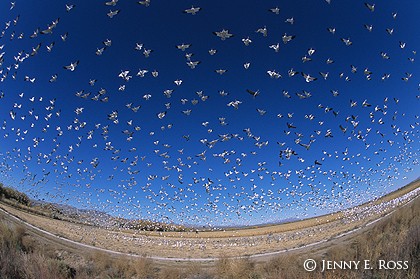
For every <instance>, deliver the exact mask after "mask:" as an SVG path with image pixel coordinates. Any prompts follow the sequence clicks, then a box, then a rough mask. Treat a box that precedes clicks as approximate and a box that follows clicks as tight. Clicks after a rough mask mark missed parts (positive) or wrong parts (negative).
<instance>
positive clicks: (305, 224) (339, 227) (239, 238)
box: [0, 181, 420, 262]
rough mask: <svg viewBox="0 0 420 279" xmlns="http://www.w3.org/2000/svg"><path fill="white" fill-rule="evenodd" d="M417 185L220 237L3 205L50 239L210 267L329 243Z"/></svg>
mask: <svg viewBox="0 0 420 279" xmlns="http://www.w3.org/2000/svg"><path fill="white" fill-rule="evenodd" d="M419 184H420V183H419V181H416V182H415V183H411V184H409V185H407V186H406V187H404V188H401V189H399V190H397V191H396V192H394V193H391V194H389V195H387V196H385V197H383V198H381V199H378V200H376V201H374V202H372V203H368V204H364V205H361V206H359V207H356V208H353V209H350V210H346V211H343V212H339V213H334V214H330V215H325V216H321V217H318V218H311V219H307V220H302V221H298V222H292V223H286V224H280V225H273V226H264V227H260V228H247V229H238V230H233V229H232V230H225V231H206V232H199V233H195V232H146V231H134V230H107V229H104V228H98V227H94V226H88V225H83V224H77V223H72V222H68V221H63V220H55V219H52V218H48V217H45V216H40V215H34V214H32V213H28V212H25V211H22V210H19V209H16V208H14V207H11V206H9V205H6V204H4V203H1V204H0V208H2V209H3V210H5V211H7V212H8V213H9V214H11V215H13V216H16V217H17V218H19V219H21V220H22V221H25V222H27V223H29V224H32V225H33V226H35V227H37V228H40V229H42V230H44V231H47V232H49V233H51V234H52V235H56V236H60V237H62V238H65V239H68V240H71V241H75V242H78V243H81V244H84V245H87V246H92V247H96V248H101V249H105V250H111V251H116V252H121V253H127V254H134V255H139V256H148V257H151V258H155V259H161V260H165V259H166V260H168V259H172V260H173V261H176V260H178V261H182V260H188V259H194V260H195V261H201V262H203V261H207V260H209V261H213V260H214V259H217V258H219V257H231V258H232V257H247V256H251V257H255V258H258V257H263V258H264V257H268V256H274V255H276V254H278V253H281V252H283V251H286V250H293V249H296V248H301V247H305V246H307V245H313V244H314V243H321V242H324V241H327V240H332V239H334V238H337V237H339V236H342V235H344V234H346V233H349V232H352V231H354V230H358V229H360V228H363V227H364V226H366V224H369V223H370V222H375V221H376V220H377V219H378V218H381V217H382V216H384V215H386V214H387V213H389V212H391V211H392V210H394V209H395V208H397V207H399V206H401V205H403V204H404V203H406V202H408V201H409V200H411V199H412V198H414V197H415V196H417V195H418V194H419V188H418V186H419Z"/></svg>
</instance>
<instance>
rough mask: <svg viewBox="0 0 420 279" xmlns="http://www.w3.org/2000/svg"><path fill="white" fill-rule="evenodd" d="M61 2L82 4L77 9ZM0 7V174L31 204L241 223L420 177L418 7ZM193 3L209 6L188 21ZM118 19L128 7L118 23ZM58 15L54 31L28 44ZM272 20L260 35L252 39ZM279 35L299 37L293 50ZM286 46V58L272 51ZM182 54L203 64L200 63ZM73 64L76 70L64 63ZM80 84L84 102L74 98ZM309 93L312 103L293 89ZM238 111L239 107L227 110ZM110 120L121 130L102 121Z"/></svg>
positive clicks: (375, 192)
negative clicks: (224, 35)
mask: <svg viewBox="0 0 420 279" xmlns="http://www.w3.org/2000/svg"><path fill="white" fill-rule="evenodd" d="M66 4H68V5H69V4H74V5H75V6H74V8H73V9H71V10H70V11H68V12H67V11H66ZM369 4H373V2H372V3H371V2H369ZM0 5H1V7H0V8H1V10H2V11H4V12H3V13H2V14H1V16H0V17H1V21H2V22H4V24H2V26H3V27H2V28H3V31H4V33H3V34H4V35H3V37H2V38H1V39H0V45H4V46H3V48H2V50H1V51H0V53H2V52H4V54H3V55H2V56H3V58H4V61H3V63H2V65H1V69H2V76H3V78H2V82H1V83H0V90H1V92H3V93H4V95H3V98H1V99H0V108H1V109H0V121H2V123H3V124H2V128H1V129H0V136H1V137H2V143H1V145H0V154H1V163H0V171H1V175H2V178H1V180H2V181H3V183H5V184H7V185H11V186H13V187H16V188H18V189H19V190H22V191H25V192H26V193H28V194H29V195H30V196H31V197H33V198H36V199H44V200H47V201H53V202H59V203H67V204H71V205H74V206H77V207H84V208H92V207H93V208H97V209H100V210H105V211H107V212H109V213H111V214H114V215H119V216H124V217H130V218H146V219H153V220H159V221H166V222H167V221H172V222H177V223H184V224H198V225H212V226H217V225H238V224H241V225H244V224H245V225H246V224H257V223H266V222H273V221H278V220H282V219H286V218H291V217H297V218H304V217H309V216H314V215H317V214H323V213H326V212H331V211H337V210H339V209H342V208H347V207H349V206H352V205H356V204H359V203H362V202H364V201H366V200H369V199H372V198H374V197H377V196H379V195H383V194H385V193H387V192H389V191H392V190H395V189H396V188H398V187H401V186H403V185H405V184H406V183H407V182H409V181H411V180H413V179H415V178H417V177H418V176H419V166H418V158H419V155H418V154H419V135H418V125H419V124H418V123H419V119H418V115H419V114H418V111H419V90H418V89H419V82H418V74H419V71H418V66H417V63H418V62H417V57H416V56H417V54H416V53H415V51H416V50H417V46H418V45H419V40H420V33H419V31H418V29H417V28H416V26H418V23H419V21H418V19H417V18H416V14H415V11H417V10H418V9H419V8H420V7H419V6H420V4H419V3H418V2H417V1H403V3H401V1H386V2H381V3H379V2H378V3H376V5H375V10H374V11H373V12H371V11H370V10H369V9H368V8H367V7H366V5H365V2H363V1H334V0H332V1H331V3H330V4H328V3H327V2H326V1H323V0H318V1H264V2H263V3H261V1H229V2H228V3H227V1H211V2H209V1H157V0H152V1H151V4H150V6H148V7H146V6H144V5H140V4H138V3H137V2H136V1H118V2H117V4H116V5H115V6H107V5H105V1H71V2H66V1H51V3H44V2H43V3H41V4H40V3H39V2H35V1H25V2H23V1H16V4H15V6H14V7H13V9H10V8H11V5H10V3H8V2H3V3H1V4H0ZM192 6H194V7H200V8H201V10H200V11H199V12H198V13H197V14H196V15H191V14H187V13H184V12H183V11H184V10H186V9H189V8H191V7H192ZM275 7H279V8H280V12H279V14H275V13H272V12H270V11H269V9H270V8H275ZM110 10H112V11H115V10H119V11H120V12H119V13H118V14H117V15H115V16H114V17H113V18H110V17H109V16H107V13H109V12H110ZM395 13H396V15H395ZM393 14H394V15H395V16H393ZM16 18H18V20H17V22H16V25H15V24H14V20H15V19H16ZM57 18H59V21H58V24H57V25H56V27H55V28H51V29H52V34H39V35H38V36H36V37H35V38H30V35H31V34H33V32H34V31H35V30H36V29H37V28H39V30H40V31H41V30H45V29H47V26H49V25H51V23H52V22H53V21H55V20H56V19H57ZM291 18H293V21H294V23H293V24H291V23H290V22H286V20H287V19H291ZM9 21H10V24H8V22H9ZM289 21H290V20H289ZM364 25H372V27H373V28H372V30H371V31H368V30H367V29H366V28H365V27H364ZM264 27H266V28H267V30H268V33H267V36H263V35H262V34H261V33H258V32H256V30H258V29H260V28H264ZM328 28H335V33H334V34H332V33H331V32H329V31H328V30H327V29H328ZM387 29H388V31H390V30H391V29H392V30H393V32H392V34H389V33H390V32H387V31H386V30H387ZM222 30H228V31H229V32H230V33H231V34H233V37H231V38H228V39H226V40H221V39H220V38H219V37H217V36H216V35H215V34H214V32H220V31H222ZM66 33H67V34H68V36H67V39H66V40H65V41H63V40H62V38H61V37H60V36H62V35H64V34H66ZM21 34H23V35H22V36H20V35H21ZM284 34H287V35H294V36H295V39H294V40H292V41H291V42H288V43H287V44H285V43H283V40H282V36H283V35H284ZM19 37H21V38H19ZM246 38H249V39H251V40H252V42H251V43H250V44H249V45H248V46H246V45H245V44H244V43H243V39H246ZM107 39H109V40H111V41H112V43H111V46H108V47H106V48H105V49H104V50H103V53H102V55H96V54H95V52H96V51H97V50H98V49H101V48H103V47H105V45H104V44H103V42H104V41H105V40H107ZM342 39H349V40H350V41H351V42H352V44H351V45H349V46H347V45H346V44H345V43H343V41H342ZM52 42H54V46H53V48H52V50H51V51H50V52H48V51H47V48H46V46H48V45H50V44H51V43H52ZM136 43H138V44H142V49H141V50H140V51H138V50H135V46H136ZM277 43H278V44H279V46H280V49H279V51H278V52H276V51H275V50H274V49H273V48H272V47H270V46H273V45H276V44H277ZM402 43H405V47H403V48H402V47H401V44H402ZM38 44H41V45H40V48H39V50H38V53H37V54H36V55H29V57H28V58H26V59H23V61H22V62H18V63H17V61H19V58H20V59H21V60H22V57H25V56H26V54H31V53H32V52H33V50H32V49H33V48H36V46H37V45H38ZM181 44H191V46H190V47H189V48H188V49H186V50H185V51H181V50H179V49H177V47H176V46H177V45H181ZM145 49H146V50H153V51H152V52H151V54H150V56H149V57H145V56H144V55H143V51H144V50H145ZM309 49H312V50H314V51H315V52H314V53H313V54H311V55H310V54H309V53H308V50H309ZM209 50H217V52H216V54H214V55H210V54H209ZM19 53H20V54H19ZM381 53H382V55H381ZM186 54H191V56H190V58H189V59H190V61H199V62H200V63H199V64H198V65H197V67H196V68H195V69H191V68H190V67H189V66H188V65H187V62H188V61H189V60H188V58H186V57H185V55H186ZM304 56H306V58H310V59H311V61H307V62H303V59H302V58H303V57H304ZM14 57H16V59H17V60H16V59H15V58H14ZM384 57H389V59H385V58H384ZM327 59H331V60H333V61H334V63H330V64H328V63H326V61H327ZM410 59H411V60H410ZM76 61H79V64H78V66H77V67H76V69H75V70H74V71H69V70H66V69H64V68H63V66H67V65H69V64H70V63H73V62H76ZM245 63H250V66H249V68H248V69H245V68H244V64H245ZM352 65H353V66H355V67H357V71H353V72H352V67H351V66H352ZM219 69H223V70H227V71H226V72H225V73H224V74H222V75H220V74H218V73H216V72H215V71H216V70H219ZM290 69H294V70H295V71H297V72H299V74H297V75H295V76H292V77H290V76H289V75H288V71H289V70H290ZM365 69H366V72H371V74H365V73H364V70H365ZM139 70H147V71H148V72H147V73H146V74H145V76H144V77H140V76H138V75H137V73H138V72H139ZM123 71H129V73H128V75H130V76H132V77H131V78H129V79H128V80H124V79H123V78H121V77H119V75H120V73H121V72H123ZM152 71H157V72H158V76H157V77H153V76H152V75H151V72H152ZM267 71H275V72H276V73H278V74H280V75H281V78H278V79H276V78H270V76H269V75H268V74H267ZM302 72H303V73H305V74H309V75H310V76H313V77H315V78H317V79H316V80H315V81H312V82H306V81H305V79H304V78H303V76H302V75H301V73H302ZM320 72H323V73H328V78H326V79H324V78H323V77H322V75H321V74H320ZM386 74H388V75H389V78H387V79H385V80H382V77H383V76H384V75H386ZM53 75H57V80H56V81H55V82H49V80H50V79H51V77H52V76H53ZM407 75H409V76H410V77H409V78H408V80H407V81H404V80H403V79H402V78H404V77H407ZM25 76H27V77H28V79H32V78H35V80H34V82H30V81H25ZM93 79H95V80H97V81H96V82H95V84H94V85H93V86H91V85H90V84H89V81H90V80H93ZM176 80H182V83H181V85H176V84H175V83H174V81H176ZM121 86H125V89H124V90H119V89H120V87H121ZM101 89H105V90H106V93H104V94H103V95H98V92H99V91H100V90H101ZM82 90H83V93H81V94H80V95H84V94H86V98H81V97H80V96H79V97H78V96H76V92H81V91H82ZM165 90H173V92H172V94H171V96H170V98H168V97H167V96H165V94H164V93H163V92H164V91H165ZM247 90H252V91H257V90H258V92H259V93H260V94H258V96H256V97H253V96H252V95H251V94H249V93H247ZM332 90H336V91H338V93H339V94H338V96H333V94H332V93H331V91H332ZM200 91H201V92H202V93H199V94H201V95H199V94H197V92H200ZM221 91H224V92H226V93H228V94H227V96H222V95H221V94H220V92H221ZM285 91H287V92H288V93H289V95H290V98H287V97H285V96H284V94H283V92H285ZM304 91H307V92H310V97H309V98H305V99H301V98H299V97H298V96H297V94H296V93H299V94H304V93H303V92H304ZM22 93H23V94H22ZM87 93H90V94H89V95H88V94H87ZM148 94H150V95H151V98H150V99H149V100H146V99H145V98H144V96H145V95H148ZM87 95H88V96H87ZM95 95H96V96H98V100H96V101H95V100H92V98H93V97H94V96H95ZM40 98H42V101H40ZM104 98H106V100H107V102H104V101H105V99H104ZM100 100H102V101H100ZM365 100H366V102H367V103H368V104H370V106H363V105H362V104H363V102H364V101H365ZM182 101H184V102H185V104H183V103H182ZM234 101H239V102H240V104H239V107H238V109H234V108H233V107H232V106H228V104H229V103H230V102H234ZM352 102H353V106H351V103H352ZM194 103H196V104H194ZM365 104H366V103H365ZM138 106H140V107H139V108H138V110H137V112H134V111H133V109H134V108H136V107H138ZM77 109H78V111H79V112H80V111H81V113H79V114H77V113H76V112H75V111H76V110H77ZM134 110H135V109H134ZM189 110H191V112H190V114H189V115H186V112H187V111H189ZM258 110H260V112H262V111H265V113H260V112H259V111H258ZM183 111H184V112H183ZM113 112H114V113H115V114H117V118H116V119H118V123H114V122H115V121H113V120H109V119H108V116H109V115H110V114H112V113H113ZM163 112H165V113H166V115H165V117H163V118H162V119H160V118H158V117H157V115H158V114H159V113H163ZM261 114H263V115H261ZM12 116H13V117H12ZM13 118H14V119H13ZM36 118H37V119H36ZM220 118H224V119H225V121H224V122H225V123H223V121H221V120H220ZM311 119H312V120H311ZM114 120H115V119H114ZM207 122H208V124H206V123H207ZM222 124H223V125H222ZM224 124H226V125H224ZM288 124H289V125H288ZM340 125H341V127H342V128H344V129H346V131H345V132H343V131H342V130H341V129H340ZM247 129H250V130H248V131H250V132H246V131H247ZM124 131H126V133H124ZM328 134H331V135H332V137H331V136H326V135H328ZM130 135H132V138H129V137H130ZM36 141H39V144H37V145H35V146H34V143H35V142H36ZM212 141H213V142H214V146H213V145H212V144H209V143H210V142H212ZM307 144H310V148H309V149H307V148H305V146H306V145H307ZM106 149H109V150H106ZM289 151H290V152H291V156H290V158H289V159H287V156H286V153H287V152H289ZM203 152H204V155H205V160H203V159H204V156H202V157H200V156H198V154H202V153H203ZM280 154H282V156H279V155H280ZM315 161H316V162H317V163H315Z"/></svg>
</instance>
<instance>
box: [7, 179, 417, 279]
mask: <svg viewBox="0 0 420 279" xmlns="http://www.w3.org/2000/svg"><path fill="white" fill-rule="evenodd" d="M416 185H417V186H418V184H416ZM410 188H411V189H415V187H414V188H413V185H411V186H410ZM404 191H405V193H407V192H408V188H406V189H405V190H404ZM401 193H403V192H401ZM401 195H402V194H400V195H394V194H393V195H392V196H394V197H400V196H401ZM389 197H390V196H388V197H385V198H386V199H388V198H389ZM391 200H392V199H390V200H388V201H391ZM378 204H379V203H378ZM2 207H3V208H7V209H10V210H12V211H13V210H15V209H13V208H10V207H9V206H5V205H2ZM19 212H20V214H21V216H22V217H25V218H28V219H27V220H29V221H30V223H37V222H44V223H50V222H53V221H57V222H59V223H55V222H53V224H56V225H59V226H60V227H59V229H63V228H67V227H68V226H70V225H69V224H66V222H64V221H58V220H51V219H43V218H45V217H40V216H34V215H30V214H28V215H27V216H26V215H25V214H24V213H22V212H21V211H17V212H14V213H13V214H15V213H19ZM26 214H27V213H26ZM383 214H385V213H382V214H380V215H383ZM31 217H32V218H31ZM376 217H378V216H376ZM38 218H40V219H39V220H38ZM343 218H344V217H343ZM369 219H375V218H369ZM375 220H377V219H375ZM338 221H339V220H335V221H330V222H327V224H328V223H329V224H331V223H334V224H335V225H339V224H341V225H344V226H345V224H344V223H342V222H341V223H340V222H338ZM60 222H61V223H63V222H64V223H65V225H63V224H61V223H60ZM337 222H338V223H337ZM364 223H366V222H364ZM60 224H61V225H60ZM323 225H324V224H323ZM44 226H46V227H47V228H51V229H53V226H54V225H47V224H44ZM287 226H288V227H287V228H289V229H290V228H293V224H287ZM318 226H321V225H320V224H317V225H316V227H318ZM87 227H88V226H87ZM87 227H80V231H79V233H78V232H73V233H72V235H74V236H76V235H78V236H79V240H81V242H83V239H84V238H85V237H86V232H85V231H87V230H89V228H87ZM323 228H324V227H323ZM90 229H94V228H90ZM263 229H266V228H263ZM308 229H309V228H305V229H304V230H308ZM56 230H58V229H57V228H56ZM298 231H299V230H298ZM298 231H293V230H292V231H291V232H293V233H296V232H298ZM96 232H98V233H101V231H91V232H90V233H96ZM114 233H115V234H117V235H118V238H117V237H115V235H114ZM319 233H320V234H323V233H324V232H323V231H320V232H319ZM110 235H111V236H114V237H111V238H108V240H109V243H107V244H106V245H110V246H112V245H115V246H118V247H120V249H122V247H126V246H127V244H123V242H125V239H124V238H123V236H126V235H127V233H126V232H124V233H122V232H112V233H111V234H110ZM97 237H99V238H100V237H103V236H101V235H98V236H97ZM249 237H251V238H252V236H249ZM316 237H317V236H313V237H312V239H314V238H316ZM82 238H83V239H82ZM149 238H151V237H149ZM153 238H154V237H153ZM162 238H163V239H165V238H164V237H160V239H162ZM173 238H174V239H179V237H175V236H174V237H173ZM301 238H302V239H304V238H306V239H307V238H311V237H309V236H305V237H301ZM156 239H159V237H156ZM223 239H224V240H227V239H230V238H229V237H223V238H212V239H211V240H210V241H213V240H214V241H221V240H223ZM265 240H266V239H265ZM296 241H297V240H296ZM300 241H302V240H300ZM113 242H116V243H117V244H118V243H119V244H120V245H117V244H112V243H113ZM268 242H269V241H268ZM292 242H293V241H292ZM269 244H270V243H269ZM128 245H129V244H128ZM271 245H272V246H275V247H279V246H280V244H278V243H277V242H274V243H273V242H271ZM281 245H284V246H285V245H288V244H287V243H281ZM98 246H99V245H98ZM132 246H133V245H132ZM155 248H156V250H159V249H160V248H159V246H158V245H157V246H156V247H155ZM131 249H136V247H131ZM230 249H231V248H230V247H229V248H225V252H227V251H228V250H230ZM252 249H253V246H251V249H250V250H252ZM177 250H178V249H173V250H168V251H166V252H173V251H177ZM184 250H185V253H184V256H185V255H186V254H187V252H188V249H184ZM252 252H253V251H251V252H249V254H252ZM419 255H420V199H419V198H414V197H413V199H411V202H405V203H401V204H399V206H398V207H397V208H394V209H393V210H392V214H387V215H386V216H385V217H383V218H381V219H380V220H379V221H377V222H375V223H373V224H371V225H368V226H363V227H361V229H359V230H357V231H355V232H352V233H349V234H347V235H345V236H342V237H339V238H330V239H329V240H328V241H325V242H323V243H320V244H317V245H314V246H309V247H305V248H302V249H297V250H289V251H288V252H287V253H282V254H279V255H271V256H265V257H261V258H252V257H244V258H240V259H232V258H228V253H223V256H222V253H220V254H219V256H218V257H217V259H215V260H214V261H212V262H211V263H210V262H206V263H202V262H167V261H159V260H152V259H151V258H147V257H133V256H127V255H120V254H112V253H106V252H101V251H95V250H94V249H92V248H89V247H85V246H81V245H80V244H77V243H71V242H68V241H63V240H61V239H58V238H57V237H55V236H54V235H48V234H45V233H42V232H40V231H38V230H37V229H34V228H32V227H30V226H28V225H26V224H25V223H22V222H21V221H19V220H16V219H14V218H13V217H10V215H7V214H5V213H4V212H1V211H0V278H2V279H9V278H10V279H20V278H28V279H32V278H34V279H35V278H46V279H48V278H77V279H79V278H127V279H128V278H149V279H161V278H168V279H169V278H178V279H181V278H183V279H210V278H214V279H230V278H231V279H241V278H249V279H250V278H253V279H263V278H264V279H280V278H331V279H335V278H396V279H398V278H408V279H415V278H420V269H419V268H418V266H420V257H419ZM308 258H310V259H314V260H315V261H316V262H317V263H318V264H319V265H320V264H321V261H322V260H331V261H332V260H333V261H341V260H346V261H349V260H355V261H364V260H369V261H370V262H371V265H372V269H361V268H360V269H351V270H339V269H338V270H328V271H324V272H322V271H321V270H320V266H318V268H317V269H316V270H315V271H313V272H307V271H305V270H304V268H303V263H304V261H305V260H306V259H308ZM380 260H381V261H386V262H388V261H389V262H392V261H398V260H400V261H406V262H407V268H404V269H391V270H387V269H384V268H380V266H379V265H378V263H379V261H380Z"/></svg>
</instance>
